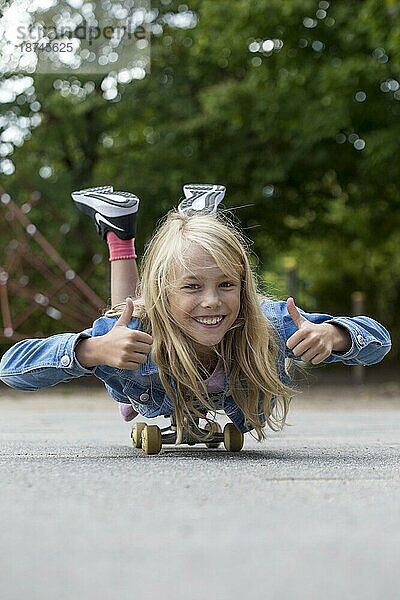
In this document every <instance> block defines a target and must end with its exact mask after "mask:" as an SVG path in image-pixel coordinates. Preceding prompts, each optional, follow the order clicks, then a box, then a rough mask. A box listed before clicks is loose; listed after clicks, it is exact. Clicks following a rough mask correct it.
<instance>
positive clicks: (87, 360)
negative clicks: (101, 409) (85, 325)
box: [75, 298, 153, 371]
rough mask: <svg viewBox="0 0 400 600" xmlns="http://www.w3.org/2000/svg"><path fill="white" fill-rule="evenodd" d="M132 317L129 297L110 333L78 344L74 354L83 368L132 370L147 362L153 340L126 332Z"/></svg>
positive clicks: (140, 332)
mask: <svg viewBox="0 0 400 600" xmlns="http://www.w3.org/2000/svg"><path fill="white" fill-rule="evenodd" d="M132 314H133V302H132V299H131V298H127V299H126V306H125V309H124V312H123V313H122V315H121V316H120V317H119V319H118V321H117V322H116V323H115V325H114V327H113V328H112V329H111V331H109V332H108V333H106V334H105V335H101V336H98V337H91V338H88V339H85V340H81V341H80V342H79V343H78V345H77V346H76V348H75V355H76V358H77V360H78V362H79V363H80V364H81V365H82V367H85V368H93V367H95V366H97V365H107V366H109V367H116V368H117V369H127V370H129V371H135V370H136V369H138V368H139V367H140V365H141V364H144V363H145V362H146V361H147V355H148V354H149V352H150V351H151V344H152V343H153V338H152V337H151V335H149V334H148V333H145V332H144V331H137V330H134V329H129V327H128V324H129V322H130V320H131V318H132Z"/></svg>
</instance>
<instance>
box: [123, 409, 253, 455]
mask: <svg viewBox="0 0 400 600" xmlns="http://www.w3.org/2000/svg"><path fill="white" fill-rule="evenodd" d="M167 418H169V417H167ZM170 418H171V424H170V425H168V427H162V428H161V427H158V425H148V424H147V423H143V422H142V423H141V422H138V423H135V424H134V426H133V428H132V433H131V438H132V444H133V447H134V448H142V450H143V451H144V452H145V454H159V453H160V452H161V448H162V447H163V445H164V444H175V442H176V436H177V433H176V429H177V428H176V422H175V419H174V417H173V416H171V417H170ZM213 428H214V429H215V431H214V433H213V434H212V435H211V436H210V437H209V438H208V439H207V440H206V441H200V440H198V439H197V437H196V434H197V435H199V434H201V435H203V436H204V435H206V434H209V432H210V424H209V423H207V424H206V426H205V428H201V427H200V426H199V421H198V419H197V422H196V421H195V423H191V424H190V425H189V424H188V423H187V422H186V423H185V426H184V430H183V436H182V444H188V445H189V446H194V445H196V444H205V445H206V446H207V448H218V447H219V446H220V445H221V443H223V444H224V446H225V448H226V450H228V452H239V451H240V450H241V449H242V448H243V444H244V436H243V433H242V432H241V431H239V430H238V429H237V428H236V427H235V425H234V424H233V423H227V424H226V425H225V427H224V431H222V429H221V426H220V425H219V423H214V426H213Z"/></svg>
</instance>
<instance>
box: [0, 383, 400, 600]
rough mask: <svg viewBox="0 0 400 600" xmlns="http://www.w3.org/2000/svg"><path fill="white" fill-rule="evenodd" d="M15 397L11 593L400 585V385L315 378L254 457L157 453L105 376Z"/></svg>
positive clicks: (8, 482) (219, 592)
mask: <svg viewBox="0 0 400 600" xmlns="http://www.w3.org/2000/svg"><path fill="white" fill-rule="evenodd" d="M0 396H1V399H0V434H1V452H0V459H1V460H0V485H1V494H0V509H1V510H0V531H1V561H0V598H1V600H22V599H24V600H25V599H27V600H50V599H51V600H53V599H57V600H72V599H74V600H75V599H76V598H78V599H80V598H82V599H85V600H92V599H93V600H103V599H104V600H114V599H115V600H125V599H128V598H129V599H130V598H145V599H146V600H147V599H151V600H153V599H155V598H158V597H166V598H167V599H169V598H173V599H176V600H181V599H182V600H183V599H184V598H185V599H186V598H189V599H190V600H200V599H203V598H205V597H207V598H212V599H213V600H220V599H228V598H229V599H232V598H234V599H236V598H237V599H241V598H243V597H246V598H247V597H259V596H261V595H262V597H264V598H279V599H280V600H286V599H293V598H301V599H303V598H304V599H307V600H314V599H315V600H320V599H324V600H331V599H332V600H336V599H339V598H340V599H341V600H343V599H352V600H358V599H360V600H361V599H362V600H377V599H379V600H381V599H383V600H392V599H393V600H395V599H396V600H397V599H398V598H399V597H400V596H399V594H400V592H399V590H398V565H399V559H400V509H399V507H400V474H399V472H400V469H399V463H400V461H399V455H400V387H399V385H398V384H394V383H388V384H384V385H378V384H374V385H369V386H365V387H363V386H360V387H351V386H346V387H341V386H327V387H324V388H321V387H319V386H313V387H311V389H309V390H308V391H304V392H303V394H301V395H300V397H298V398H297V399H295V400H294V401H293V404H292V409H291V412H290V415H289V423H290V424H291V425H290V426H289V427H286V428H285V429H284V431H282V432H279V433H273V432H271V433H270V434H269V436H268V439H267V441H265V442H263V443H262V444H258V443H257V442H256V441H255V440H253V439H252V438H251V437H250V436H249V435H248V434H247V435H246V441H245V447H244V449H243V450H242V452H240V453H238V454H234V453H228V452H226V451H225V450H224V449H222V448H221V449H217V450H214V449H212V450H211V449H205V448H204V447H202V446H195V447H188V446H183V447H180V448H178V447H171V446H170V447H166V448H164V449H163V451H162V453H161V454H160V455H159V456H146V455H144V453H143V452H142V451H141V450H136V449H133V448H132V447H131V445H130V439H129V434H130V428H131V426H130V424H128V423H124V422H123V421H122V420H121V419H120V417H119V415H118V409H117V406H116V404H115V403H114V402H113V401H112V400H111V399H110V398H109V397H108V396H107V395H106V393H105V392H103V391H102V390H101V388H99V387H94V388H79V387H73V388H72V389H71V388H69V387H66V388H60V386H58V387H57V388H55V389H53V390H45V391H43V392H40V393H34V394H19V393H17V392H13V391H12V390H8V389H7V388H5V387H1V389H0ZM222 421H223V419H222ZM153 422H159V423H161V424H162V425H165V424H166V420H165V419H158V420H153Z"/></svg>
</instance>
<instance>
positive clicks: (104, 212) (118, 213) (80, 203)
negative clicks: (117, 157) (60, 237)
mask: <svg viewBox="0 0 400 600" xmlns="http://www.w3.org/2000/svg"><path fill="white" fill-rule="evenodd" d="M71 196H72V199H73V201H74V202H75V204H76V206H77V207H78V208H79V210H80V211H82V212H83V213H85V215H89V216H90V217H92V218H93V220H94V222H95V223H96V227H97V232H98V234H99V235H100V236H101V237H102V238H103V240H105V239H106V234H107V231H113V232H114V233H115V234H116V235H117V236H118V237H119V238H120V239H121V240H130V239H132V238H134V237H135V234H136V213H137V210H138V208H139V198H138V197H137V196H135V195H134V194H131V193H130V192H114V188H113V187H112V186H110V185H105V186H101V187H93V188H88V189H86V190H79V191H77V192H72V194H71Z"/></svg>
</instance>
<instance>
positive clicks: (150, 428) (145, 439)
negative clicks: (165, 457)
mask: <svg viewBox="0 0 400 600" xmlns="http://www.w3.org/2000/svg"><path fill="white" fill-rule="evenodd" d="M161 447H162V440H161V429H160V428H159V427H158V425H145V427H144V429H143V431H142V448H143V450H144V452H145V453H146V454H159V453H160V451H161Z"/></svg>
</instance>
